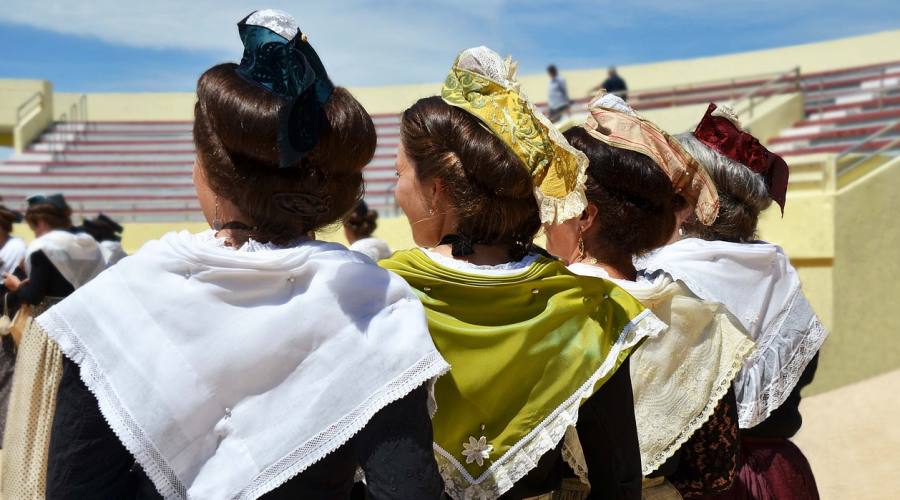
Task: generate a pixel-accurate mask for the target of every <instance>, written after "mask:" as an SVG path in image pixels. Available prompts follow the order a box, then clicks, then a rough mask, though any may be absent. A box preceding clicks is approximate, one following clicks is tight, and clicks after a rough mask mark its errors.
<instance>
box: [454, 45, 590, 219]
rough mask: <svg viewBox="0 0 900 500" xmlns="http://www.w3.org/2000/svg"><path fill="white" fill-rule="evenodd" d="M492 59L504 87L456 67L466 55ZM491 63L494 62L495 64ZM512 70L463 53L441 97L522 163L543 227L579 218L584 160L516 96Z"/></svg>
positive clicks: (509, 62) (583, 202) (509, 64)
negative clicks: (473, 119) (500, 71)
mask: <svg viewBox="0 0 900 500" xmlns="http://www.w3.org/2000/svg"><path fill="white" fill-rule="evenodd" d="M472 51H480V52H479V53H480V54H482V56H484V55H488V56H490V57H491V58H492V60H491V61H489V62H490V63H493V64H494V66H495V67H496V66H497V65H500V64H502V65H505V75H502V76H503V77H505V78H504V79H505V81H498V79H500V78H499V77H498V76H497V75H495V77H494V78H491V77H489V76H487V75H484V74H480V73H479V72H477V71H475V70H472V69H466V68H464V67H461V66H460V60H461V58H463V57H464V56H465V55H466V54H467V53H471V52H472ZM494 58H495V59H494ZM515 72H516V64H515V63H514V62H512V60H511V59H509V58H507V59H506V60H505V61H503V60H502V59H500V56H498V55H497V54H496V53H495V52H493V51H491V50H490V49H487V48H485V47H478V48H476V49H469V50H467V51H464V52H462V53H461V54H460V55H459V56H458V57H457V58H456V61H455V62H454V63H453V67H452V68H451V69H450V73H449V74H448V75H447V78H446V80H445V81H444V86H443V88H442V89H441V97H442V98H443V100H444V102H446V103H447V104H450V105H451V106H455V107H458V108H460V109H463V110H465V111H466V112H468V113H470V114H472V115H473V116H475V117H476V118H478V119H479V120H480V121H481V122H482V123H483V124H484V125H485V126H486V127H487V128H488V129H489V130H490V131H491V133H493V134H494V135H495V136H497V137H498V138H500V139H501V140H502V141H503V142H504V143H505V144H506V145H507V146H508V147H509V148H510V150H511V151H512V152H513V153H514V154H515V155H516V156H517V157H518V158H519V159H520V160H522V163H523V164H524V165H525V167H526V168H527V169H528V172H529V173H530V174H531V177H532V181H533V183H534V185H535V197H536V198H537V201H538V205H539V208H540V212H541V221H542V222H544V223H555V222H562V221H564V220H566V219H570V218H572V217H575V216H578V215H580V214H581V212H582V211H583V210H584V208H585V207H586V206H587V199H586V198H585V195H584V182H585V179H586V177H585V171H586V169H587V163H588V161H587V157H585V156H584V154H583V153H581V152H580V151H578V150H576V149H575V148H573V147H572V146H570V145H569V144H568V142H566V140H565V138H564V137H563V136H562V134H561V133H560V132H559V130H557V129H556V127H554V126H553V125H552V124H551V123H550V121H549V120H547V118H546V117H544V116H543V115H542V114H541V113H540V112H539V111H537V110H535V109H534V107H533V106H532V104H531V103H530V102H529V101H528V99H527V98H526V97H525V96H524V95H523V94H522V92H521V91H520V90H519V84H518V82H516V80H515Z"/></svg>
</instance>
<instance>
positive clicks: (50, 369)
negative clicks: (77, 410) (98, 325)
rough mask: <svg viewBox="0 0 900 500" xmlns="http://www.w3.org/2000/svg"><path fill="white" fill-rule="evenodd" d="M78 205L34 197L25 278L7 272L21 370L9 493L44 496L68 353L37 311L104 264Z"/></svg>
mask: <svg viewBox="0 0 900 500" xmlns="http://www.w3.org/2000/svg"><path fill="white" fill-rule="evenodd" d="M71 216H72V210H71V209H70V208H69V205H68V204H67V203H66V200H65V198H64V197H63V196H62V195H59V194H55V195H50V196H43V195H40V196H32V197H31V198H29V199H28V210H27V211H26V212H25V221H26V222H27V223H28V226H29V227H30V228H31V230H32V231H33V232H34V235H35V239H34V240H33V241H32V242H31V243H30V244H29V245H28V249H27V251H26V256H25V275H26V276H27V277H28V278H27V279H26V280H20V279H19V277H18V276H16V275H14V274H6V275H5V276H4V285H5V287H6V288H7V289H8V290H9V292H8V294H7V297H8V299H9V301H10V302H11V303H14V304H16V305H17V306H19V308H20V310H19V313H18V314H19V316H18V317H17V318H16V324H15V325H14V327H15V328H14V331H13V335H14V336H18V335H21V338H17V339H16V341H17V343H18V349H17V351H18V352H17V355H16V370H15V374H14V375H13V380H12V391H11V394H10V399H9V410H8V413H7V420H6V429H5V431H4V442H3V475H2V484H0V496H2V497H3V498H41V497H43V495H44V479H45V472H46V457H47V446H48V443H49V441H50V426H51V423H52V421H53V408H54V406H55V401H56V388H57V386H58V384H59V380H60V377H61V376H62V354H61V353H60V351H59V348H58V347H57V346H56V343H54V342H53V341H52V340H50V339H49V338H48V337H47V334H46V333H45V332H44V331H42V330H41V329H40V328H33V327H31V325H33V321H32V318H36V317H38V316H39V315H40V314H41V313H43V312H44V311H46V310H47V309H48V308H50V307H51V306H53V305H54V304H57V303H59V302H60V301H61V300H62V299H63V298H65V297H67V296H68V295H70V294H71V293H72V292H74V291H75V290H76V289H78V288H80V287H81V286H83V285H84V284H86V283H87V282H89V281H90V280H92V279H93V278H94V277H96V276H97V275H98V274H100V273H101V272H102V271H103V270H104V269H105V268H106V263H105V262H104V260H103V256H102V255H101V253H100V247H99V246H97V242H95V241H94V239H93V238H91V237H90V236H88V235H86V234H76V233H74V232H73V228H72V218H71Z"/></svg>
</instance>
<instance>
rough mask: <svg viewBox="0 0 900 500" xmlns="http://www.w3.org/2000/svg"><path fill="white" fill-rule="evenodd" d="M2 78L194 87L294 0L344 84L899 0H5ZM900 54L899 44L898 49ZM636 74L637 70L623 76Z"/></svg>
mask: <svg viewBox="0 0 900 500" xmlns="http://www.w3.org/2000/svg"><path fill="white" fill-rule="evenodd" d="M4 4H5V6H4V7H3V8H2V9H0V46H2V47H3V56H2V59H0V61H2V64H0V78H10V77H12V78H45V79H49V80H51V81H52V82H53V84H54V87H55V88H56V89H57V90H61V91H84V92H95V91H191V90H193V86H194V82H195V80H196V77H197V76H198V75H199V74H200V73H201V72H202V71H203V70H204V69H206V68H207V67H209V66H211V65H213V64H215V63H218V62H222V61H229V60H231V61H236V60H238V59H239V58H240V43H239V40H238V38H237V30H236V28H235V23H236V22H237V21H238V20H239V19H240V18H241V17H242V16H243V15H245V14H247V13H249V12H250V11H252V10H254V9H257V8H264V7H275V8H281V9H283V10H286V11H288V12H290V13H292V14H293V15H294V16H295V17H296V18H297V19H298V22H299V24H300V26H301V28H302V29H303V30H304V31H305V32H308V33H309V34H310V37H311V39H312V41H313V43H314V45H315V46H316V48H317V49H318V50H319V52H320V53H321V54H322V56H323V59H324V60H325V64H326V66H327V67H328V69H329V72H330V73H331V75H332V78H333V79H334V80H335V81H336V82H337V83H339V84H341V85H348V86H359V85H384V84H394V83H417V82H433V81H438V80H440V79H441V78H442V77H443V75H444V72H445V70H446V68H447V67H448V66H449V64H450V63H451V62H452V60H453V57H454V56H455V54H456V53H457V52H458V51H459V50H460V49H463V48H465V47H468V46H473V45H481V44H484V45H488V46H490V47H492V48H494V49H496V50H498V51H499V52H501V53H503V54H512V55H513V57H514V58H516V59H518V60H519V61H520V73H532V72H539V71H543V68H544V67H546V65H547V64H548V63H551V62H553V63H555V64H557V65H558V66H560V67H561V68H563V69H566V68H586V67H600V66H606V65H609V64H619V65H624V64H630V63H638V62H650V61H659V60H666V59H673V58H689V57H698V56H705V55H715V54H724V53H730V52H738V51H745V50H753V49H761V48H768V47H777V46H782V45H789V44H795V43H803V42H811V41H818V40H827V39H832V38H839V37H843V36H851V35H857V34H864V33H871V32H875V31H881V30H885V29H896V28H900V1H897V0H860V1H855V2H847V1H846V0H844V1H841V2H838V1H834V0H756V1H751V0H745V1H743V2H726V1H721V0H720V1H717V2H710V1H700V0H676V1H673V0H669V1H651V0H630V1H628V0H625V1H620V2H611V1H606V0H595V1H590V2H588V1H581V0H568V1H559V2H557V1H539V0H519V1H512V0H455V1H451V0H437V1H424V0H423V1H413V0H381V1H368V0H350V1H341V2H338V1H331V2H323V1H319V2H298V1H283V0H272V1H268V2H264V3H255V2H253V3H251V2H240V1H230V0H219V1H212V0H201V1H191V2H187V1H179V0H155V1H153V2H126V1H122V0H90V1H87V0H78V1H76V0H70V1H44V0H4ZM898 56H900V49H898ZM626 76H627V75H626Z"/></svg>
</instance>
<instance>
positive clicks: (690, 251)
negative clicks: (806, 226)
mask: <svg viewBox="0 0 900 500" xmlns="http://www.w3.org/2000/svg"><path fill="white" fill-rule="evenodd" d="M636 267H638V268H639V269H644V270H645V272H647V273H654V272H657V271H665V272H667V273H669V274H670V275H672V277H674V278H675V279H677V280H680V281H682V282H683V283H685V285H687V287H688V288H689V289H690V290H691V291H692V292H693V293H695V294H696V295H697V296H699V297H700V298H702V299H705V300H712V301H716V302H720V303H722V304H723V305H724V306H725V307H726V308H727V309H728V310H729V311H730V312H731V313H732V314H734V315H735V316H736V317H737V319H738V320H739V321H740V322H741V323H742V325H743V327H744V328H745V329H746V331H747V333H748V334H749V335H750V337H751V338H753V339H754V340H755V341H756V344H757V351H756V353H755V354H754V355H753V356H751V358H749V359H748V360H747V362H746V364H745V366H744V369H743V370H742V371H741V374H740V376H739V377H738V380H736V382H735V393H736V396H737V399H738V413H739V416H740V424H741V427H743V428H750V427H754V426H756V425H757V424H759V423H761V422H762V421H763V420H765V419H766V418H767V417H768V416H769V415H770V414H771V413H772V411H774V410H775V409H777V408H778V407H779V406H781V404H782V403H784V401H785V400H786V399H787V397H788V396H789V395H790V393H791V391H792V390H793V388H794V386H796V384H797V381H798V380H799V379H800V375H801V374H802V373H803V370H804V369H805V368H806V365H807V364H808V363H809V361H810V360H812V358H813V357H814V356H815V355H816V353H817V352H818V351H819V348H820V347H821V346H822V343H823V342H824V341H825V337H826V336H827V335H828V333H827V331H826V330H825V327H824V326H822V323H821V322H820V321H819V319H818V317H816V314H815V312H814V311H813V310H812V307H811V306H810V304H809V302H808V301H807V300H806V296H805V295H804V294H803V290H802V289H801V286H800V278H799V277H798V276H797V271H796V270H795V269H794V267H793V266H792V265H791V263H790V260H789V259H788V258H787V256H786V255H785V254H784V252H783V251H782V249H781V247H779V246H777V245H772V244H770V243H766V242H756V243H730V242H724V241H705V240H701V239H697V238H686V239H682V240H679V241H677V242H675V243H672V244H671V245H667V246H664V247H662V248H660V249H658V250H656V251H654V252H652V253H650V254H648V255H647V256H645V257H643V258H641V259H638V260H637V262H636Z"/></svg>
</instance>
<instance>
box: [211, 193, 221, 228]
mask: <svg viewBox="0 0 900 500" xmlns="http://www.w3.org/2000/svg"><path fill="white" fill-rule="evenodd" d="M212 226H213V229H214V230H215V231H216V232H219V231H221V230H222V219H220V218H219V197H218V196H216V212H215V214H214V215H213V223H212Z"/></svg>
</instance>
